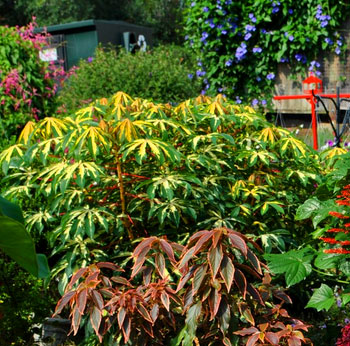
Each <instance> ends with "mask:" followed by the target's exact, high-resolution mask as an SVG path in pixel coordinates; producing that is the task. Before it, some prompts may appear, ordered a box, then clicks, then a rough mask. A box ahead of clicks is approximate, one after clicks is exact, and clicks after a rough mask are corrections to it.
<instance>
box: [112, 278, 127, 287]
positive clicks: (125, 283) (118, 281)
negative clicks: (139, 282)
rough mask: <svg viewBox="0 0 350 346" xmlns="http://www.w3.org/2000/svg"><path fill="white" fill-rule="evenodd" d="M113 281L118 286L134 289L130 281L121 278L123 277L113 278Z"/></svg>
mask: <svg viewBox="0 0 350 346" xmlns="http://www.w3.org/2000/svg"><path fill="white" fill-rule="evenodd" d="M111 280H112V281H113V282H116V283H117V284H121V285H125V286H129V287H132V285H131V284H130V282H129V281H128V280H126V279H125V278H123V277H121V276H112V277H111Z"/></svg>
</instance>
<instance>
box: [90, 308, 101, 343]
mask: <svg viewBox="0 0 350 346" xmlns="http://www.w3.org/2000/svg"><path fill="white" fill-rule="evenodd" d="M101 320H102V313H101V311H100V310H99V309H98V308H97V307H96V306H94V308H93V309H92V311H91V313H90V323H91V325H92V328H94V331H95V333H96V335H97V336H98V338H99V340H100V342H102V337H101V335H100V334H99V329H100V324H101Z"/></svg>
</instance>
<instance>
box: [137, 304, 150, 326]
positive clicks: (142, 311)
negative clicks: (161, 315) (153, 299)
mask: <svg viewBox="0 0 350 346" xmlns="http://www.w3.org/2000/svg"><path fill="white" fill-rule="evenodd" d="M136 309H137V311H138V312H139V313H140V314H141V316H142V317H143V318H144V319H145V320H146V321H149V322H151V323H153V319H152V317H151V315H150V314H149V312H148V311H147V310H146V308H145V307H144V306H143V305H142V304H139V305H138V306H137V308H136Z"/></svg>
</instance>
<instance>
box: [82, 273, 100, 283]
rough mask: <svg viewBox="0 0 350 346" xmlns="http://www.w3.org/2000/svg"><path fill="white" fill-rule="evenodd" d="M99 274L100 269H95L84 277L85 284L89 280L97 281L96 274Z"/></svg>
mask: <svg viewBox="0 0 350 346" xmlns="http://www.w3.org/2000/svg"><path fill="white" fill-rule="evenodd" d="M99 275H100V271H99V270H96V271H94V272H92V273H91V274H90V275H88V276H87V277H86V279H85V284H89V283H90V282H91V281H97V279H98V276H99Z"/></svg>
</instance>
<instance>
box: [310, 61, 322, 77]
mask: <svg viewBox="0 0 350 346" xmlns="http://www.w3.org/2000/svg"><path fill="white" fill-rule="evenodd" d="M320 67H321V64H320V63H319V62H317V61H316V60H313V61H311V63H310V66H309V71H311V72H314V73H315V74H316V76H321V72H320V71H318V70H317V69H318V68H320Z"/></svg>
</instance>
